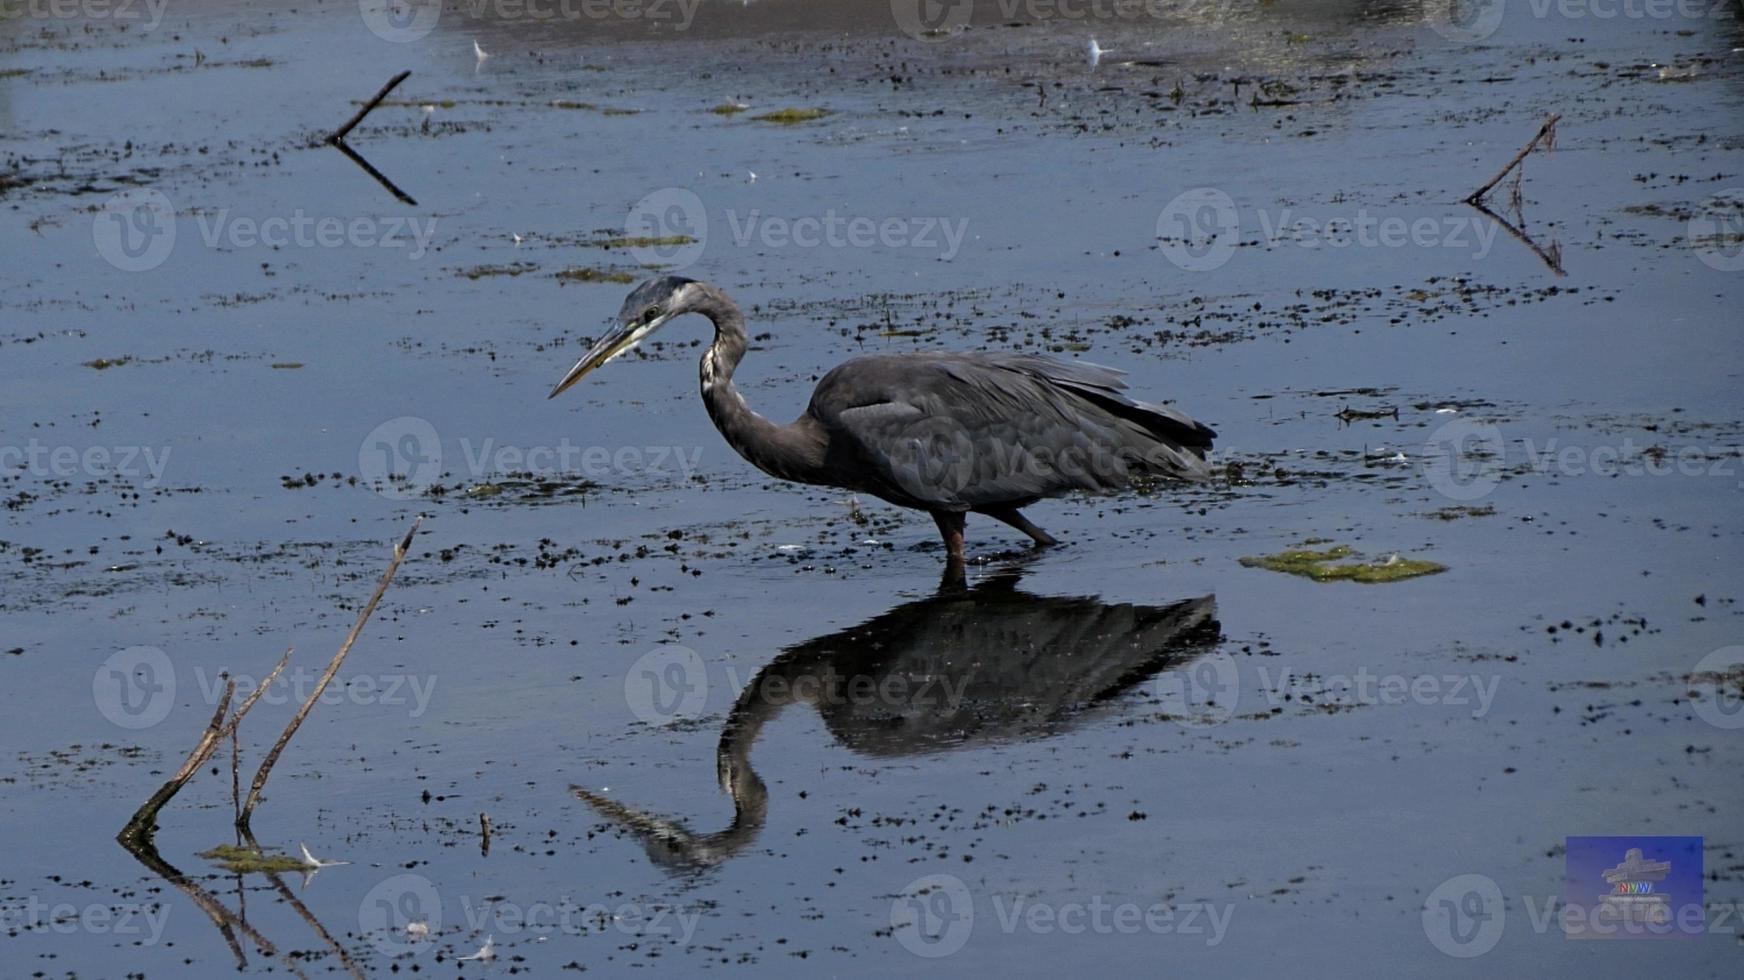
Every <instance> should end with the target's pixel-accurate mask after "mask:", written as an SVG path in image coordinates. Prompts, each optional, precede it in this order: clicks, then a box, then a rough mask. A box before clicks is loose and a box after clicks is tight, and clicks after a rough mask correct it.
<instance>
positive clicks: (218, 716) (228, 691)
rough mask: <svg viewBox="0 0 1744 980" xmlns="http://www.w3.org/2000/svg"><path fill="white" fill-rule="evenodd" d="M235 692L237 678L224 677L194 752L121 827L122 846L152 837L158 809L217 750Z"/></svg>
mask: <svg viewBox="0 0 1744 980" xmlns="http://www.w3.org/2000/svg"><path fill="white" fill-rule="evenodd" d="M235 695H236V681H234V680H232V679H231V678H228V677H226V678H225V679H224V696H223V697H222V698H220V699H219V701H218V710H217V711H216V712H214V713H213V714H212V721H211V722H210V723H209V724H207V725H206V732H205V734H203V735H201V736H200V741H199V742H198V743H197V744H195V746H194V751H192V752H190V753H188V759H187V761H186V762H183V763H182V768H180V769H177V770H176V774H175V775H174V776H171V777H170V778H169V781H168V782H166V783H164V784H163V785H162V786H159V787H158V790H157V792H155V793H153V794H151V799H149V800H146V801H145V803H144V805H142V806H141V807H140V808H139V809H138V810H135V811H134V812H133V819H131V820H129V821H127V826H125V827H123V828H121V834H120V837H119V839H120V841H121V843H122V845H123V846H124V847H128V848H131V847H132V846H133V843H134V842H135V841H148V840H150V839H151V831H152V827H153V826H154V825H155V824H156V823H157V812H158V811H159V810H162V809H163V808H164V804H166V803H168V802H169V801H170V800H171V799H173V798H174V797H175V795H176V794H177V793H179V792H181V789H182V787H183V786H186V785H187V784H188V780H190V779H193V778H194V773H196V772H199V771H200V767H201V766H203V765H205V764H206V760H207V759H210V758H211V757H212V753H213V752H214V751H216V750H217V748H218V743H219V741H220V740H222V739H223V738H224V716H225V715H226V714H228V713H229V711H230V699H231V698H232V697H234V696H235Z"/></svg>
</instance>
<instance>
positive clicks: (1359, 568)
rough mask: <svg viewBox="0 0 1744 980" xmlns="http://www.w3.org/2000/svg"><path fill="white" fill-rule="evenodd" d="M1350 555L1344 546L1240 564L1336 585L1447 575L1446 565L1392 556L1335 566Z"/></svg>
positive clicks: (1269, 557)
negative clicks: (1380, 559) (1342, 580)
mask: <svg viewBox="0 0 1744 980" xmlns="http://www.w3.org/2000/svg"><path fill="white" fill-rule="evenodd" d="M1351 554H1352V552H1351V550H1350V548H1349V547H1347V546H1345V545H1342V544H1341V545H1336V546H1334V547H1331V548H1327V549H1326V550H1324V551H1307V550H1301V551H1280V552H1278V553H1277V554H1275V555H1264V556H1261V557H1258V558H1243V559H1242V560H1241V563H1242V565H1243V566H1245V567H1247V568H1266V569H1270V570H1272V571H1274V572H1283V573H1285V574H1287V575H1300V576H1302V577H1304V578H1311V579H1313V580H1314V581H1316V582H1335V581H1338V580H1340V579H1346V580H1349V581H1352V582H1371V583H1372V582H1397V581H1399V580H1401V579H1408V578H1416V577H1417V576H1419V575H1434V574H1435V573H1437V572H1445V571H1447V566H1446V565H1438V564H1436V563H1435V562H1432V561H1423V560H1422V559H1418V558H1400V557H1399V556H1398V555H1393V556H1392V557H1390V558H1388V559H1387V560H1386V561H1377V562H1347V563H1345V564H1334V563H1335V562H1339V561H1341V560H1342V559H1345V558H1349V557H1350V556H1351Z"/></svg>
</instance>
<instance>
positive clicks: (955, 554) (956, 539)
mask: <svg viewBox="0 0 1744 980" xmlns="http://www.w3.org/2000/svg"><path fill="white" fill-rule="evenodd" d="M933 523H935V524H937V525H938V526H939V537H941V538H944V539H945V558H946V560H947V561H949V562H953V563H957V564H961V563H962V561H963V558H964V553H963V528H964V526H965V525H966V524H967V523H968V518H967V517H966V516H965V515H964V514H963V512H962V511H950V510H935V511H933Z"/></svg>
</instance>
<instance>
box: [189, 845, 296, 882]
mask: <svg viewBox="0 0 1744 980" xmlns="http://www.w3.org/2000/svg"><path fill="white" fill-rule="evenodd" d="M200 856H201V857H203V858H205V859H206V860H208V861H211V862H212V863H214V864H217V865H219V866H220V867H222V868H223V869H224V870H226V871H229V872H231V873H232V874H239V875H245V874H252V873H254V872H257V871H258V872H261V873H263V874H276V873H277V872H280V871H307V870H309V866H308V865H307V864H305V863H303V862H302V861H300V860H298V859H297V858H294V857H290V856H288V855H285V854H267V853H265V852H263V851H257V850H255V849H254V848H252V847H237V846H236V845H234V844H219V845H218V846H217V847H214V848H212V849H211V850H210V851H202V852H201V853H200Z"/></svg>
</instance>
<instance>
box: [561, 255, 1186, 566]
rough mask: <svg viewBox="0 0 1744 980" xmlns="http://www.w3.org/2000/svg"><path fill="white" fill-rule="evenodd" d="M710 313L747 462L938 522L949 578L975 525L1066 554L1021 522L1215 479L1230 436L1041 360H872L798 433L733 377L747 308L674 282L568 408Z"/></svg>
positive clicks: (719, 420) (851, 368) (663, 286)
mask: <svg viewBox="0 0 1744 980" xmlns="http://www.w3.org/2000/svg"><path fill="white" fill-rule="evenodd" d="M686 313H701V314H702V315H703V316H706V317H708V318H709V320H711V321H712V322H713V323H714V327H715V339H714V343H712V344H710V345H709V348H708V350H706V351H704V352H703V355H702V365H701V371H702V400H703V403H704V404H705V405H707V406H708V413H709V417H710V418H712V419H713V420H714V423H715V428H717V429H719V430H720V431H721V435H723V436H725V437H726V440H727V442H728V444H730V445H731V446H732V447H733V448H734V449H735V450H737V451H738V453H739V455H741V456H743V457H745V459H746V460H748V461H749V462H750V463H751V464H752V465H753V466H756V467H757V468H758V469H760V470H762V471H763V472H765V473H768V474H769V475H770V476H774V477H777V478H780V479H783V480H793V481H796V482H799V483H811V484H819V485H822V486H830V487H842V488H845V489H848V490H853V491H856V492H859V493H866V494H871V495H872V496H874V497H878V498H879V499H881V500H886V501H888V502H890V503H893V504H896V505H897V506H900V507H912V508H915V509H918V510H924V511H926V512H927V513H929V514H931V515H932V517H933V520H934V521H935V522H937V524H938V527H939V534H940V536H941V537H943V538H944V542H945V550H946V554H947V558H948V563H949V565H950V566H954V567H957V568H960V567H961V565H962V562H963V529H964V523H965V519H964V515H965V514H967V513H970V512H974V513H977V514H985V515H987V516H988V517H991V518H993V519H995V520H998V521H1003V522H1004V523H1006V524H1009V525H1011V526H1012V527H1014V528H1016V529H1017V530H1019V531H1022V532H1023V533H1024V534H1027V535H1029V537H1030V538H1031V539H1032V540H1034V541H1035V543H1036V544H1037V545H1051V544H1056V543H1057V542H1056V541H1055V540H1054V538H1053V537H1052V536H1050V535H1049V534H1048V533H1047V532H1046V531H1043V530H1042V529H1041V528H1039V527H1036V526H1035V525H1034V524H1031V523H1030V522H1029V521H1028V520H1026V519H1025V518H1024V516H1023V514H1022V513H1020V512H1019V511H1018V508H1020V507H1024V506H1027V505H1029V504H1032V503H1034V502H1036V501H1037V500H1040V499H1041V498H1043V497H1051V496H1056V495H1059V494H1062V493H1068V492H1070V491H1073V490H1087V491H1093V492H1094V491H1107V490H1117V489H1122V488H1124V487H1126V486H1128V485H1129V484H1130V482H1131V480H1132V478H1133V477H1135V476H1159V477H1173V478H1176V479H1186V480H1203V479H1205V478H1206V477H1207V476H1208V475H1209V472H1210V468H1209V467H1208V466H1207V464H1206V462H1205V453H1206V450H1208V449H1210V448H1211V440H1212V438H1213V437H1214V436H1215V435H1216V433H1215V432H1212V431H1211V429H1209V428H1207V427H1206V426H1204V425H1201V424H1200V423H1198V422H1195V421H1193V420H1192V419H1190V418H1188V417H1187V416H1186V415H1183V414H1182V413H1180V412H1177V411H1175V410H1174V409H1172V408H1165V407H1163V406H1161V405H1153V404H1150V403H1148V402H1141V401H1137V400H1135V399H1132V398H1128V397H1126V396H1125V395H1123V394H1121V391H1122V390H1123V389H1125V388H1126V384H1125V383H1124V382H1123V381H1121V372H1119V371H1115V370H1113V369H1111V368H1105V367H1101V366H1099V365H1095V364H1086V363H1083V362H1080V361H1062V360H1057V359H1055V358H1051V357H1044V356H1042V355H1039V354H1008V353H962V354H955V353H930V352H929V353H906V354H879V355H874V356H868V357H858V358H855V359H853V360H851V361H848V362H847V363H845V364H842V365H840V366H838V367H837V368H836V369H835V370H833V371H831V372H829V373H828V374H826V375H824V377H823V380H821V381H819V382H818V385H817V389H816V390H815V391H813V392H812V396H811V404H810V405H808V406H807V407H806V410H805V413H804V414H802V415H801V416H800V417H799V419H798V420H796V421H795V422H794V423H793V424H792V425H785V426H784V425H777V424H775V423H773V422H770V421H769V420H768V419H765V418H764V417H763V416H761V415H758V414H757V413H756V412H754V411H752V410H751V407H750V406H749V405H747V404H745V399H744V396H742V395H740V394H739V390H738V388H736V387H734V385H733V369H734V368H736V367H738V366H739V361H740V359H741V358H743V357H744V356H745V349H746V348H747V347H748V346H749V343H750V342H749V339H748V338H747V337H746V334H745V316H744V314H743V313H741V312H740V311H739V307H738V304H736V303H734V302H733V301H732V300H731V299H729V298H728V297H727V294H726V293H725V292H723V291H721V289H719V288H718V287H716V286H711V285H709V284H708V283H705V282H698V281H696V280H694V279H686V278H684V277H682V276H662V277H658V278H655V279H650V280H648V281H647V282H644V283H642V284H641V285H640V286H637V287H636V289H635V290H634V291H633V292H631V293H630V296H629V298H628V299H626V300H625V301H624V306H623V308H622V309H621V310H619V311H618V322H617V326H616V327H615V328H614V329H613V330H611V331H610V332H608V333H607V334H606V336H604V337H602V338H601V339H600V340H599V342H598V343H596V344H594V345H593V348H592V349H591V350H589V351H588V352H587V354H586V355H585V356H583V357H582V359H581V360H579V361H577V362H575V366H574V367H572V368H570V369H569V373H568V374H565V375H564V376H563V380H561V381H559V382H558V383H557V386H556V387H555V388H553V389H551V397H553V398H555V397H557V395H558V394H560V393H562V392H563V391H564V389H566V388H568V387H569V386H570V385H573V384H575V383H576V382H577V381H580V380H581V379H582V378H583V377H585V376H586V375H587V373H588V372H590V371H592V370H593V369H595V368H597V367H599V366H600V365H602V364H605V363H606V362H608V361H610V360H611V359H613V358H615V357H617V356H618V355H620V354H622V353H624V352H625V351H627V350H629V349H630V348H632V347H634V346H636V344H637V343H639V342H640V341H641V340H642V339H643V338H645V337H647V336H648V335H649V334H651V333H653V332H654V331H655V330H658V329H659V328H660V327H661V326H663V325H664V324H665V323H666V322H667V321H669V320H671V319H673V318H675V317H679V316H682V315H684V314H686Z"/></svg>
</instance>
